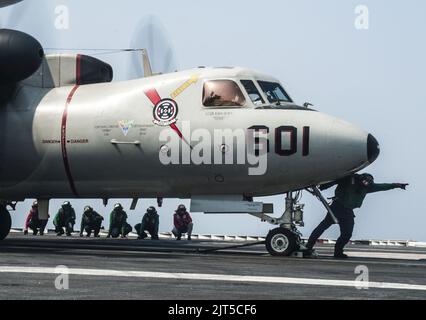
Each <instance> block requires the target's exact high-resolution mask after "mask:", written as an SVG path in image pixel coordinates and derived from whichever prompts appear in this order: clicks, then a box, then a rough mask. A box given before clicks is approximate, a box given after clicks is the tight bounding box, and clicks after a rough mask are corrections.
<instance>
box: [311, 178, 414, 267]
mask: <svg viewBox="0 0 426 320" xmlns="http://www.w3.org/2000/svg"><path fill="white" fill-rule="evenodd" d="M336 184H337V189H336V193H335V197H334V198H333V204H332V205H331V210H332V211H333V213H334V215H335V216H336V218H337V220H338V221H339V226H340V233H341V235H340V238H339V239H338V240H337V242H336V246H335V251H334V257H335V258H338V259H346V258H348V256H347V255H345V254H344V253H343V250H344V247H345V246H346V245H347V244H348V242H349V241H350V239H351V237H352V233H353V229H354V225H355V215H354V211H353V210H354V209H358V208H361V206H362V204H363V202H364V200H365V197H366V196H367V194H370V193H375V192H381V191H388V190H393V189H403V190H405V189H406V188H407V186H408V184H405V183H392V184H376V183H374V177H373V176H372V175H371V174H363V175H352V176H350V177H347V178H344V179H342V180H339V181H336V182H333V183H330V184H326V185H323V186H321V188H320V189H321V190H326V189H329V188H331V187H333V186H334V185H336ZM333 224H334V220H333V218H332V217H331V215H330V214H327V217H326V218H325V219H324V220H323V221H322V222H321V223H320V225H319V226H318V227H317V228H316V229H315V230H314V231H313V233H312V235H311V237H310V238H309V241H308V244H307V245H306V247H307V249H308V254H309V253H310V254H312V253H313V248H314V246H315V244H316V242H317V240H318V239H319V238H320V237H321V235H322V234H323V233H324V232H325V231H326V230H327V229H329V228H330V227H331V226H332V225H333Z"/></svg>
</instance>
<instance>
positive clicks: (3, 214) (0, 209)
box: [0, 205, 12, 240]
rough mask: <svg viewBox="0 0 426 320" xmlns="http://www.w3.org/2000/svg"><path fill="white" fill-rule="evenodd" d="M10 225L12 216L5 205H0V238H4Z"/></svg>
mask: <svg viewBox="0 0 426 320" xmlns="http://www.w3.org/2000/svg"><path fill="white" fill-rule="evenodd" d="M11 227H12V218H11V217H10V213H9V211H7V209H6V207H5V206H2V205H1V206H0V240H4V239H6V237H7V236H8V235H9V232H10V228H11Z"/></svg>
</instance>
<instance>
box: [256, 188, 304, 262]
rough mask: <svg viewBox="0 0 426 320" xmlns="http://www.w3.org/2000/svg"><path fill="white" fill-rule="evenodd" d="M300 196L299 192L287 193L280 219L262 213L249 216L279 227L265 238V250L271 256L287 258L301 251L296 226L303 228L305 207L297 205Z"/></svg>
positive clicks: (299, 235) (300, 240)
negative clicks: (284, 207)
mask: <svg viewBox="0 0 426 320" xmlns="http://www.w3.org/2000/svg"><path fill="white" fill-rule="evenodd" d="M301 194H302V193H301V191H299V192H296V193H293V192H289V193H287V196H286V201H285V203H286V210H285V212H284V214H283V215H282V217H281V218H278V219H276V218H272V217H271V216H269V215H267V214H264V213H261V214H256V213H252V214H251V215H253V216H256V217H258V218H260V219H261V220H262V221H266V222H268V223H270V224H273V225H276V226H280V227H279V228H276V229H274V230H271V231H270V232H269V234H268V236H267V237H266V249H267V250H268V252H269V253H270V254H271V255H272V256H281V257H288V256H291V255H292V254H294V253H295V252H297V251H298V250H300V249H303V247H302V239H301V237H302V234H301V233H300V232H299V231H298V230H297V226H301V227H303V226H304V222H303V208H304V207H305V205H303V204H299V201H300V198H301Z"/></svg>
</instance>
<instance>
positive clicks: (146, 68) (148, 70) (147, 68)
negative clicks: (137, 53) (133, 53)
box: [142, 49, 153, 78]
mask: <svg viewBox="0 0 426 320" xmlns="http://www.w3.org/2000/svg"><path fill="white" fill-rule="evenodd" d="M142 59H143V76H144V77H145V78H148V77H152V76H153V73H152V67H151V61H150V60H149V55H148V50H146V49H142Z"/></svg>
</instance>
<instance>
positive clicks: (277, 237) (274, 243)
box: [266, 228, 298, 257]
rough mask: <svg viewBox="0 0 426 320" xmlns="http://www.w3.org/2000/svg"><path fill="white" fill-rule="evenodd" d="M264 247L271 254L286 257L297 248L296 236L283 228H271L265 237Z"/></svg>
mask: <svg viewBox="0 0 426 320" xmlns="http://www.w3.org/2000/svg"><path fill="white" fill-rule="evenodd" d="M266 249H267V250H268V252H269V254H270V255H272V256H279V257H288V256H290V255H291V254H292V253H293V252H294V251H296V250H297V249H298V241H297V236H296V235H295V234H294V233H293V232H292V231H290V230H288V229H284V228H277V229H274V230H271V231H270V232H269V234H268V236H267V237H266Z"/></svg>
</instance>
